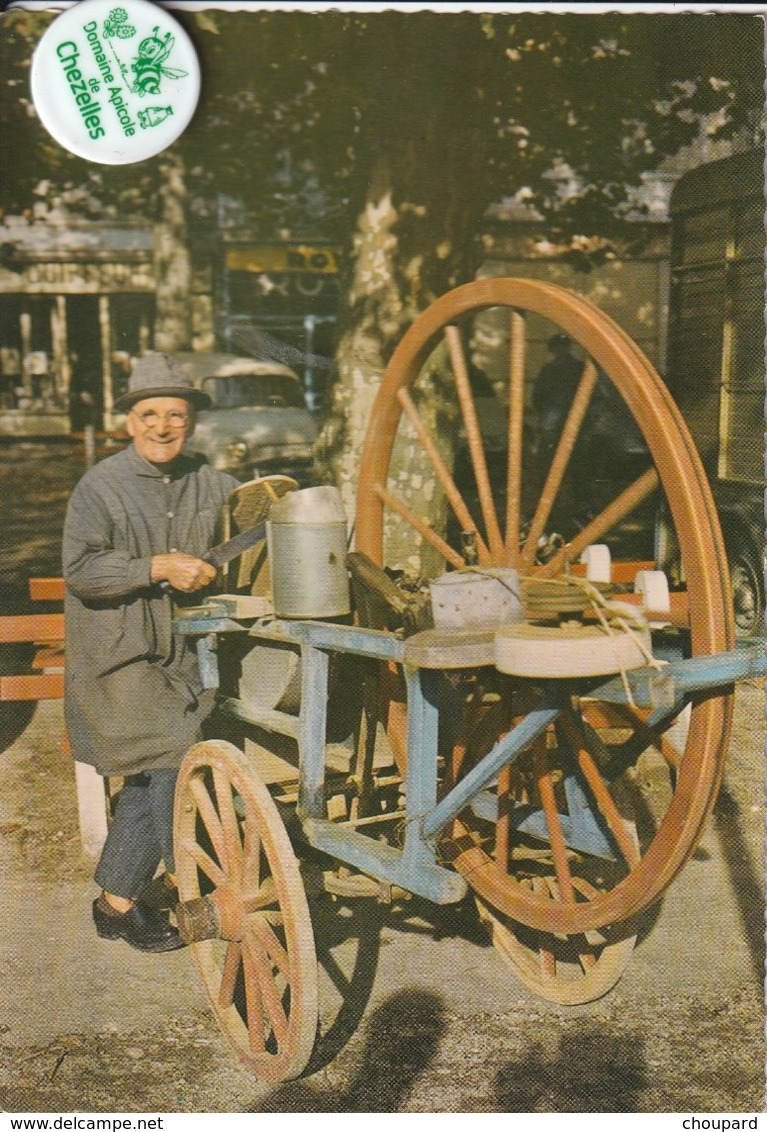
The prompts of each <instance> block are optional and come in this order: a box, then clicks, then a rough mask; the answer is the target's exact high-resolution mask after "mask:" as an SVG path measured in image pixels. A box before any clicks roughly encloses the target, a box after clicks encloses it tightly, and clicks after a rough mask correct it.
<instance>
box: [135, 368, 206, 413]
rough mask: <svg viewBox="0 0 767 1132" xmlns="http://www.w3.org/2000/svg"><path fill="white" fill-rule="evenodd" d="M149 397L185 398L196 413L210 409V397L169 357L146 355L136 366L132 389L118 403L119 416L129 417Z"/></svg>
mask: <svg viewBox="0 0 767 1132" xmlns="http://www.w3.org/2000/svg"><path fill="white" fill-rule="evenodd" d="M147 397H183V398H184V399H185V400H186V401H190V402H191V403H192V405H194V407H195V409H209V408H210V405H211V400H210V397H209V396H208V394H207V393H203V392H202V390H201V389H196V388H195V386H194V384H193V383H192V379H191V378H190V377H189V375H188V374H187V373H185V372H184V370H183V369H182V368H181V366H179V365H178V363H177V362H174V360H173V358H171V357H169V356H168V355H167V354H146V355H145V356H144V357H143V358H138V359H137V360H136V361H135V362H134V363H133V369H132V370H131V375H130V377H129V379H128V389H127V390H126V392H125V393H123V395H122V396H121V397H118V398H117V400H116V401H115V403H114V409H115V412H118V413H127V412H128V410H129V409H132V408H133V406H134V405H135V404H136V402H137V401H145V400H146V398H147Z"/></svg>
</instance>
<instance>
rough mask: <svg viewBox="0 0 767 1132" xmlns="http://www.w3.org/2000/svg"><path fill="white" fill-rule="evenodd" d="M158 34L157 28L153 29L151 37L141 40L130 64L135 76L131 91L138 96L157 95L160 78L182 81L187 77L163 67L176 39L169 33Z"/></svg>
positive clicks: (176, 70) (178, 71) (185, 72)
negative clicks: (135, 55)
mask: <svg viewBox="0 0 767 1132" xmlns="http://www.w3.org/2000/svg"><path fill="white" fill-rule="evenodd" d="M159 33H160V29H159V27H155V28H154V29H153V32H152V35H148V36H147V37H146V39H142V41H141V43H140V44H139V47H138V55H137V57H136V58H135V59H134V60H133V62H132V63H131V70H132V71H133V74H134V75H135V76H136V81H135V83H134V84H133V90H134V91H136V92H137V93H138V94H158V93H159V90H160V76H164V77H165V78H166V79H183V78H186V76H187V73H188V72H187V71H180V70H178V69H176V68H174V67H165V66H163V64H164V63H165V60H166V59H167V58H168V56H169V55H170V53H171V51H172V50H173V44H174V43H175V42H176V39H175V36H173V35H171V33H170V32H166V34H165V35H164V36H162V37H161V36H160V34H159Z"/></svg>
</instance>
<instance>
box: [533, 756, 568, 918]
mask: <svg viewBox="0 0 767 1132" xmlns="http://www.w3.org/2000/svg"><path fill="white" fill-rule="evenodd" d="M533 768H534V770H535V774H536V777H537V779H538V790H539V791H540V795H541V805H542V806H543V812H544V814H545V816H546V825H547V827H548V831H549V839H550V845H551V853H552V856H553V858H554V869H555V871H556V874H557V881H558V882H559V891H560V893H561V898H562V899H563V900H564V901H565V902H566V903H569V904H572V903H573V902H574V900H575V895H574V893H573V878H572V876H571V875H570V865H569V863H568V860H567V846H566V844H565V837H564V834H563V832H562V823H561V821H560V819H559V810H558V809H557V801H556V798H555V796H554V784H553V782H552V778H551V773H550V771H549V765H548V760H547V758H546V737H545V735H542V736H540V737H539V738H538V739H536V741H535V747H534V753H533Z"/></svg>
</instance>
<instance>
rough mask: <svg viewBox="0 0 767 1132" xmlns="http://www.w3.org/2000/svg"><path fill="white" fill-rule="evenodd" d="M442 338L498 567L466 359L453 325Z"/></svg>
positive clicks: (497, 534) (498, 547) (499, 546)
mask: <svg viewBox="0 0 767 1132" xmlns="http://www.w3.org/2000/svg"><path fill="white" fill-rule="evenodd" d="M445 339H446V341H447V348H448V351H449V354H450V361H451V363H452V366H453V376H454V377H455V387H456V391H457V393H458V402H459V404H460V406H461V414H462V416H463V423H464V427H465V428H466V439H467V441H468V445H469V454H470V455H471V463H472V467H473V468H474V477H475V479H476V481H477V490H478V491H479V502H480V506H481V508H482V517H483V519H484V522H485V530H486V531H487V541H488V543H489V544H490V549H491V551H492V553H493V559H494V561H495V562H496V563H497V564H498V565H501V564H502V563H503V562H505V554H504V546H503V538H502V537H501V529H500V527H499V526H498V515H497V513H496V510H495V503H494V501H493V491H492V488H491V486H490V476H489V474H488V470H487V460H486V459H485V449H484V445H483V442H482V434H481V432H480V429H479V422H478V420H477V410H476V407H475V405H474V397H473V396H472V392H471V384H470V382H469V371H468V368H467V366H466V359H465V358H464V356H463V346H462V345H461V337H460V334H459V333H458V330H457V329H456V327H455V326H446V327H445Z"/></svg>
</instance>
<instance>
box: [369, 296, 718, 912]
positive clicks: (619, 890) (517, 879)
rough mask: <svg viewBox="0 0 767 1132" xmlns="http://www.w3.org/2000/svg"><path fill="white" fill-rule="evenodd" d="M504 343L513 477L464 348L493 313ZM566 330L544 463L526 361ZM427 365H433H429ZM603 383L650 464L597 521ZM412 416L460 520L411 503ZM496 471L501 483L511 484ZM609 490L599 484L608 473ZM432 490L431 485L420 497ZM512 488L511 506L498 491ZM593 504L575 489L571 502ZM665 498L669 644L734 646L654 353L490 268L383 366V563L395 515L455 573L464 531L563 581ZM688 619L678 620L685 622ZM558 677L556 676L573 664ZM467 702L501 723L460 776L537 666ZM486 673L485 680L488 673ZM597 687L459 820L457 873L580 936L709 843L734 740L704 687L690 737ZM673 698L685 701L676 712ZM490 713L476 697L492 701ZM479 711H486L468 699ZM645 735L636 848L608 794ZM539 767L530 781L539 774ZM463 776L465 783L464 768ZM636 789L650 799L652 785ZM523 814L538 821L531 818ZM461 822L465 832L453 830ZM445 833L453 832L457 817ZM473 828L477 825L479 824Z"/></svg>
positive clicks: (464, 742)
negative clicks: (648, 764) (532, 420)
mask: <svg viewBox="0 0 767 1132" xmlns="http://www.w3.org/2000/svg"><path fill="white" fill-rule="evenodd" d="M488 319H490V320H491V323H492V327H493V331H492V332H493V333H494V334H495V335H496V337H497V338H498V339H499V340H501V341H503V342H504V343H505V353H506V358H507V360H506V368H505V374H506V375H507V377H506V394H505V396H504V398H503V399H502V400H500V401H499V402H498V404H497V409H496V416H498V415H501V414H503V413H506V415H507V417H508V428H507V443H506V457H505V468H504V471H503V475H502V476H501V477H499V476H498V474H497V469H494V468H493V467H492V465H491V461H490V460H489V459H488V456H487V453H486V451H485V446H484V443H483V435H482V430H481V429H480V425H479V416H480V415H479V413H478V411H477V404H476V398H475V397H474V395H473V393H472V387H471V380H470V374H469V364H468V361H467V344H468V343H471V342H472V341H476V340H477V339H483V340H484V339H486V338H487V337H488V331H487V330H486V329H483V327H486V325H487V321H486V320H488ZM557 331H562V332H564V333H566V334H567V335H568V336H569V337H570V338H571V339H572V340H573V342H574V343H576V344H577V346H578V347H579V348H580V350H581V351H582V353H583V356H584V365H583V371H582V376H581V378H580V384H579V386H578V389H577V391H576V393H575V395H574V399H573V401H572V405H571V407H570V410H569V414H568V416H567V419H566V421H565V423H564V427H563V429H562V432H561V435H560V438H559V442H558V445H557V446H556V448H555V451H554V453H553V457H552V459H551V462H550V465H549V466H548V468H546V469H543V471H542V470H541V467H540V458H539V457H538V456H537V455H536V452H535V444H534V442H532V443H531V440H530V429H529V427H528V419H527V414H526V411H525V401H526V392H527V388H526V387H527V383H528V380H529V379H530V377H532V373H533V372H534V370H533V369H532V368H531V373H530V375H528V372H527V368H528V365H530V364H531V363H529V362H528V360H527V359H528V356H531V355H534V354H535V352H536V350H537V351H538V359H537V362H538V364H540V361H541V360H543V359H542V358H541V356H540V353H541V351H540V343H541V342H545V341H546V340H547V339H548V338H549V336H550V335H551V334H552V333H554V332H557ZM435 370H441V371H442V374H443V375H445V374H447V377H446V379H445V380H446V382H447V383H448V384H449V383H450V382H452V384H453V386H454V389H455V396H456V399H457V401H458V404H459V406H460V419H461V421H462V423H463V429H464V431H465V435H466V442H467V447H468V450H469V462H470V467H471V471H472V477H471V482H470V483H469V485H468V490H467V489H466V488H465V486H464V484H463V483H461V482H458V480H457V478H456V477H455V476H454V475H453V474H452V472H451V471H450V470H449V464H448V462H447V461H446V460H444V458H443V456H442V455H441V454H440V453H441V451H442V446H441V445H440V443H439V437H438V435H435V434H430V432H429V429H428V428H427V427H426V425H425V424H424V421H425V419H426V413H425V412H424V411H423V410H422V408H420V407H419V404H420V402H419V398H420V389H421V382H422V381H424V380H426V381H428V380H431V375H433V373H434V371H435ZM424 375H425V376H424ZM598 385H599V386H600V387H604V386H605V385H606V386H607V387H608V390H609V393H610V396H611V397H613V398H615V397H617V398H618V399H619V403H620V405H621V408H622V411H624V412H625V414H627V419H629V420H630V421H631V422H633V425H634V426H636V427H637V428H638V430H639V433H640V434H641V437H642V438H643V439H644V443H645V445H646V454H645V464H644V466H643V467H642V466H639V467H637V468H636V470H635V472H634V473H633V478H631V479H630V480H629V482H628V483H625V484H618V485H617V486H615V487H614V488H613V489H612V493H610V491H608V492H607V494H604V492H603V494H602V496H601V497H599V498H597V499H596V500H595V499H590V500H589V501H588V502H589V508H588V516H587V517H586V518H585V519H582V520H581V522H580V523H579V524H573V525H572V527H571V529H569V530H568V528H567V523H568V519H569V518H571V517H572V511H573V487H572V482H571V480H572V476H571V473H572V471H573V468H572V466H571V465H573V464H574V463H575V461H574V459H573V458H574V456H576V455H577V454H578V453H579V449H581V448H582V440H583V438H584V436H585V433H586V430H587V426H588V420H589V407H590V404H591V403H592V400H593V398H594V394H595V390H596V389H597V386H598ZM403 429H405V430H406V431H407V434H408V435H409V437H410V438H411V439H410V443H411V444H412V443H413V438H415V440H416V441H417V443H418V444H420V445H421V446H422V447H423V448H424V450H425V451H426V453H427V455H428V459H429V462H430V465H431V467H432V469H433V473H434V480H435V482H438V483H439V484H440V486H441V488H442V490H443V491H444V494H445V496H446V497H447V500H448V502H449V505H450V510H451V515H452V527H453V531H454V533H455V532H457V537H453V536H451V533H450V524H448V527H447V530H446V531H439V532H437V531H433V530H431V529H430V528H429V526H428V523H426V522H425V521H424V519H423V518H422V516H420V515H419V514H418V513H417V507H416V505H414V504H412V503H410V502H408V501H405V500H403V499H402V498H401V497H400V496H398V493H397V477H396V475H394V474H390V471H391V468H390V465H391V463H392V454H393V451H394V448H395V442H396V441H397V439H398V436H399V437H401V436H402V435H403V434H402V431H401V430H403ZM499 479H500V482H499ZM603 486H604V485H603ZM423 494H426V493H425V492H423ZM499 497H500V498H501V502H499ZM578 502H580V501H579V500H578V498H577V496H576V498H575V503H576V504H577V503H578ZM661 505H663V506H664V507H665V508H666V509H667V512H668V515H669V516H670V520H671V525H672V528H673V534H674V539H673V540H670V541H673V545H674V562H673V563H664V565H669V566H673V577H674V580H675V588H676V589H677V590H678V591H679V593H678V595H674V596H675V598H676V597H678V601H677V604H678V605H679V606H681V607H682V609H683V614H682V616H681V621H682V622H683V623H682V625H681V628H680V629H679V630H678V631H677V632H676V633H674V634H671V637H670V643H671V646H672V647H673V648H674V649H676V650H677V652H678V653H679V654H680V655H681V654H682V651H684V653H686V654H690V655H693V656H706V655H710V654H713V653H717V652H719V651H722V650H725V649H727V648H729V647H731V645H732V641H733V628H732V605H731V597H730V588H729V577H728V570H727V565H726V558H725V553H724V547H723V543H722V538H721V533H720V531H719V524H718V520H717V515H716V511H715V509H714V504H713V500H712V497H711V494H710V491H709V489H708V486H707V483H706V479H705V475H704V472H703V469H702V466H701V463H700V461H699V459H698V456H697V453H696V452H695V449H694V446H693V444H692V441H691V439H690V436H689V433H688V431H687V429H686V427H685V424H684V421H683V420H682V418H681V416H680V413H679V411H678V409H677V407H676V406H675V404H674V402H673V401H672V399H671V396H670V394H669V393H668V391H667V390H666V388H665V386H664V384H663V382H662V381H661V379H660V378H659V377H658V375H657V374H656V372H655V371H654V369H653V367H652V365H651V364H650V362H649V361H648V359H647V358H646V357H645V356H644V354H643V353H642V352H641V350H640V349H639V348H638V347H637V346H636V345H635V344H634V343H633V342H632V341H631V340H630V339H629V338H628V336H627V335H626V334H625V333H624V332H623V331H622V330H621V329H620V328H619V327H618V326H617V325H616V324H615V323H614V322H613V321H612V320H611V319H609V318H608V317H607V316H605V315H604V314H602V313H601V312H600V311H599V310H598V309H597V308H596V307H594V306H593V305H592V304H591V303H589V302H587V301H586V300H584V299H582V298H580V297H579V296H577V295H575V294H572V293H570V292H568V291H566V290H564V289H563V288H561V287H558V286H555V285H553V284H546V283H541V282H536V281H531V280H523V279H489V280H480V281H478V282H475V283H470V284H467V285H465V286H463V287H459V288H457V289H456V290H454V291H451V292H449V293H448V294H446V295H444V296H443V297H442V298H441V299H439V300H437V302H435V303H434V304H433V305H432V306H431V307H429V308H428V309H427V310H426V311H425V312H424V313H423V314H422V315H421V316H420V317H419V318H418V319H417V320H416V322H415V323H413V325H412V326H411V327H410V329H409V330H408V331H407V333H406V334H405V336H404V338H403V339H402V341H401V343H400V345H399V346H398V348H397V349H396V351H395V353H394V355H393V356H392V359H391V362H390V363H389V365H388V367H387V370H386V372H385V374H384V376H383V380H382V383H381V387H380V390H379V393H378V396H377V398H376V401H375V403H374V406H373V410H372V413H371V417H370V422H369V427H368V431H367V437H366V441H365V444H364V447H363V452H362V457H361V476H360V483H359V494H358V503H357V515H356V539H357V549H358V550H361V551H363V552H364V553H366V554H368V555H369V556H370V557H371V558H372V559H373V560H374V561H375V562H377V563H379V564H380V565H384V566H386V565H393V563H391V562H390V561H389V559H388V557H387V555H388V550H387V545H388V544H387V538H386V535H385V530H386V527H387V525H388V521H389V517H390V516H397V517H398V520H399V521H400V522H404V524H405V528H406V530H407V529H409V530H410V532H411V535H412V539H413V544H414V546H416V545H417V544H418V543H425V544H426V545H427V546H428V547H429V549H430V551H431V552H435V551H436V552H437V553H439V555H441V559H442V568H456V567H460V565H461V564H462V559H461V556H460V553H459V548H460V542H461V539H460V535H461V532H466V531H469V532H471V533H472V535H473V539H474V541H475V542H476V546H477V550H478V555H479V564H480V566H482V565H483V564H485V565H488V566H502V565H503V566H512V567H516V568H517V569H518V570H519V571H520V573H521V574H522V575H523V577H524V578H526V579H530V580H536V579H537V580H538V581H540V580H542V579H558V578H565V577H566V575H567V574H568V572H569V571H570V567H571V564H573V563H576V562H578V560H579V558H580V557H581V555H582V554H583V552H584V551H585V550H586V549H587V548H588V547H590V546H592V545H594V544H597V543H600V544H601V543H610V542H611V541H612V542H613V544H614V546H615V547H620V545H621V537H622V536H623V535H624V534H625V531H626V529H627V528H628V529H630V528H631V525H632V520H633V519H634V517H635V516H636V514H637V511H638V510H639V509H641V508H642V507H652V508H653V509H654V508H655V507H656V506H661ZM678 620H679V618H678ZM558 675H560V674H559V673H558ZM479 683H480V690H479V691H477V689H476V688H475V689H474V690H473V691H472V696H473V697H474V698H475V700H477V699H478V700H479V701H481V700H482V695H483V694H485V700H486V704H488V705H489V704H491V702H493V701H495V703H496V705H497V703H498V702H500V704H501V705H502V708H503V710H502V711H501V712H500V713H499V712H498V710H497V707H491V708H488V712H487V713H486V715H487V716H488V717H489V718H490V719H492V718H493V715H495V716H496V717H497V724H496V730H495V733H494V734H491V739H490V740H488V727H489V728H490V731H491V732H492V725H491V724H488V723H487V722H485V724H484V726H482V727H479V726H477V724H476V719H478V718H480V717H481V716H482V714H483V712H482V710H479V711H475V712H474V716H475V723H474V724H473V729H469V730H467V732H466V733H465V734H464V735H463V736H462V737H460V741H459V744H458V746H459V747H460V748H461V749H462V765H461V767H459V768H458V769H457V770H456V771H455V774H456V775H457V776H458V777H460V775H461V774H462V773H464V771H465V769H470V768H471V766H473V765H474V764H475V763H476V761H477V759H478V758H481V756H482V754H483V750H486V749H487V748H488V746H489V745H491V741H494V740H495V739H496V738H497V737H498V736H499V735H501V734H503V733H504V731H505V730H507V729H508V727H509V725H510V720H511V719H517V720H518V719H519V718H520V717H521V716H524V714H525V712H526V711H529V710H530V709H531V706H534V705H535V703H536V702H538V701H539V700H540V699H542V698H543V696H544V692H545V688H546V684H547V681H546V680H545V679H542V678H537V679H533V678H529V677H524V676H523V677H522V678H519V677H512V676H506V677H499V676H498V674H497V673H492V672H491V674H490V676H487V673H485V674H484V675H483V674H480V676H479ZM483 684H485V685H486V689H485V693H483V690H482V685H483ZM593 686H594V681H591V682H589V681H588V680H586V679H581V680H580V681H577V680H574V681H571V682H570V684H569V685H568V701H567V702H568V704H569V706H568V709H567V711H563V712H562V714H561V717H560V719H558V720H557V722H556V725H553V726H551V727H549V729H548V732H547V733H546V734H545V735H541V736H539V738H538V739H537V740H536V741H535V742H534V743H531V744H530V745H529V746H528V748H527V749H526V750H525V751H524V752H523V755H522V756H521V757H520V758H519V759H517V761H516V763H515V766H514V767H513V768H507V770H505V771H503V772H502V773H501V774H500V775H499V776H498V778H497V780H496V781H495V782H494V783H492V784H491V785H490V786H489V787H487V788H486V789H485V790H484V791H482V793H481V796H478V797H476V798H475V799H473V801H472V803H471V804H470V805H468V806H467V807H466V808H465V810H464V811H462V813H461V814H460V816H459V821H458V823H457V824H456V827H455V829H454V830H453V831H452V837H453V842H454V844H453V856H454V863H455V867H456V868H457V869H458V870H459V871H460V872H461V873H462V874H463V875H464V876H465V877H466V879H467V880H468V882H469V884H470V885H471V887H472V888H473V889H474V891H475V892H476V893H477V895H478V896H479V897H481V899H482V900H483V901H485V903H486V904H487V905H488V906H489V907H490V909H491V910H493V911H494V912H495V913H497V914H498V915H500V916H503V917H508V918H510V919H511V920H512V921H514V922H517V923H519V924H521V925H526V926H528V927H530V928H535V929H538V930H539V931H543V932H546V931H548V932H555V933H565V934H568V935H572V934H577V933H582V932H588V931H592V930H594V929H599V928H603V927H605V926H607V925H614V924H618V923H621V922H623V921H626V920H627V919H629V918H632V917H634V916H635V915H637V914H638V913H639V912H641V911H642V910H643V909H645V908H647V907H648V906H650V905H651V904H652V903H654V902H655V901H656V900H657V898H658V897H659V896H660V895H661V893H662V892H663V891H664V890H665V888H666V887H667V885H668V884H669V883H670V882H671V880H673V878H674V877H675V876H676V874H677V872H678V871H679V869H680V868H681V866H682V865H683V864H684V862H685V861H686V859H687V858H688V856H689V855H690V853H691V852H692V851H693V849H694V848H695V846H696V844H697V841H698V839H699V836H700V833H701V831H702V827H703V824H704V822H705V819H706V817H707V816H708V814H709V812H710V809H711V806H712V805H713V802H714V799H715V797H716V792H717V789H718V786H719V782H720V780H721V774H722V769H723V763H724V758H725V755H726V750H727V744H728V739H729V731H730V721H731V713H732V698H731V696H730V695H728V694H722V695H707V696H704V695H696V696H694V697H693V698H692V712H691V718H690V726H689V732H688V736H687V741H686V744H685V745H684V749H683V750H675V749H674V747H673V745H672V744H670V743H668V742H667V741H666V740H665V739H664V736H663V728H664V727H665V726H668V724H669V723H671V722H672V720H673V718H674V713H673V711H672V713H671V714H670V715H668V717H667V718H662V713H656V714H655V715H650V716H649V717H648V713H647V712H645V711H640V710H638V709H634V708H633V707H628V708H626V709H624V710H621V711H620V712H618V713H617V716H616V710H615V709H614V708H612V707H610V706H609V705H602V704H600V703H599V702H594V701H593V699H592V700H588V699H586V698H585V694H586V693H588V692H590V691H591V689H592V688H593ZM681 707H682V705H681V704H679V703H677V704H676V707H675V710H677V711H678V710H681ZM480 708H481V702H480ZM469 714H471V713H469ZM648 747H650V748H652V749H653V750H655V751H656V752H658V753H659V754H660V755H662V760H663V763H664V767H665V769H666V773H667V776H668V782H669V784H670V801H669V804H668V806H667V807H666V810H665V813H664V814H662V815H661V816H660V818H659V820H655V819H653V820H649V818H648V821H647V822H645V823H644V831H643V834H642V836H640V838H639V843H638V845H637V844H636V842H635V841H633V840H632V839H631V838H630V837H627V835H626V829H625V821H624V819H623V817H622V815H621V813H620V811H619V809H618V808H617V807H616V805H615V804H614V802H613V800H612V799H613V795H614V793H615V790H616V789H622V788H624V787H625V788H626V789H630V788H631V786H632V783H635V782H636V780H637V776H638V770H637V764H638V760H639V758H640V756H641V754H642V752H643V751H645V750H646V749H647V748H648ZM531 775H532V787H531V779H530V776H531ZM454 780H455V779H454ZM638 803H639V804H640V805H641V804H642V798H641V795H638ZM522 815H524V817H525V820H524V821H521V820H519V819H520V817H521V816H522ZM584 826H587V827H589V828H590V829H591V830H598V831H600V833H601V835H602V838H603V847H602V849H601V850H599V851H597V852H595V851H594V849H593V841H592V842H591V843H589V842H588V841H587V842H583V841H582V840H580V839H579V834H578V831H579V829H582V828H583V827H584ZM456 831H457V832H456ZM447 832H448V834H450V830H448V831H447ZM464 834H465V835H466V836H464ZM541 847H543V849H544V852H545V854H547V857H546V860H545V861H544V863H543V867H542V868H543V873H544V874H546V873H547V872H548V874H552V873H553V875H555V876H556V880H557V884H556V890H555V892H556V898H553V895H552V889H551V888H548V889H547V891H546V892H545V893H543V892H541V891H539V886H538V885H537V884H534V883H533V882H532V880H531V879H530V877H531V873H530V869H529V867H528V861H529V850H530V849H538V850H540V849H541Z"/></svg>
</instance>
